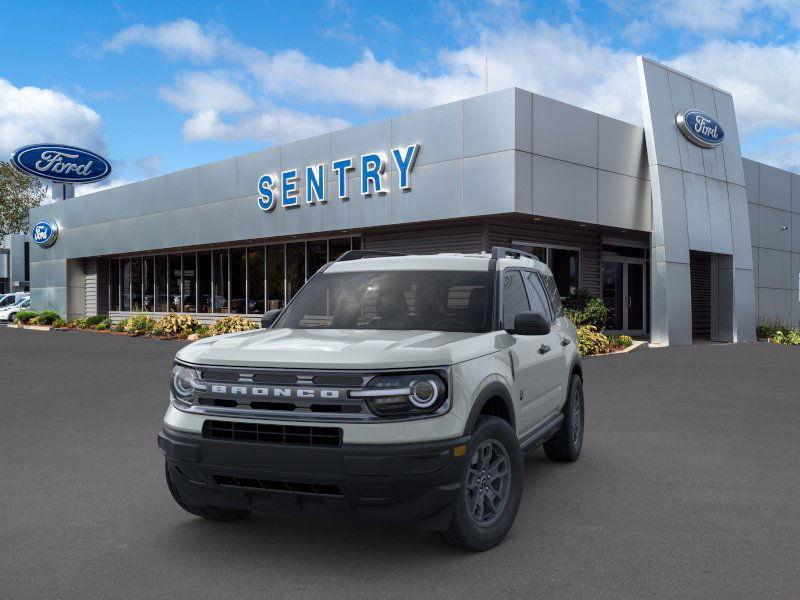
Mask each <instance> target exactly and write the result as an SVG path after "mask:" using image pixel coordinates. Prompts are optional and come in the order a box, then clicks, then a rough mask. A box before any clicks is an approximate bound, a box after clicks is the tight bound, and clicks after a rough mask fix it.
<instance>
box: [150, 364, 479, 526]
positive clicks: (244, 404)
mask: <svg viewBox="0 0 800 600" xmlns="http://www.w3.org/2000/svg"><path fill="white" fill-rule="evenodd" d="M451 373H452V370H451V369H450V368H449V367H440V368H435V369H400V370H397V371H388V370H382V371H378V372H366V371H350V370H347V371H341V370H336V371H331V370H324V369H322V370H316V369H313V370H310V369H301V370H298V369H269V368H267V369H253V368H235V367H226V368H222V367H219V366H201V365H190V364H187V363H180V362H179V363H176V365H175V368H174V369H173V374H172V386H171V387H172V389H171V406H170V408H169V409H168V411H167V414H166V415H165V418H164V428H163V431H162V432H161V434H160V435H159V445H160V447H161V448H162V450H163V451H164V454H165V457H166V460H167V464H168V468H169V470H170V477H171V480H172V482H173V483H174V484H175V485H176V487H177V488H178V489H179V490H180V493H181V494H182V495H183V496H185V497H186V499H187V501H188V502H189V503H191V504H196V505H210V506H216V507H225V508H229V509H233V510H264V511H271V512H290V513H304V514H329V515H332V516H352V517H362V518H377V519H384V520H400V521H414V522H420V523H422V524H423V525H424V526H428V527H430V528H434V529H436V528H444V527H445V526H446V525H447V523H448V522H449V519H450V511H449V509H450V508H451V507H452V504H453V500H454V498H455V495H456V494H457V492H458V490H459V488H460V484H459V482H460V478H461V473H462V471H463V460H464V454H465V450H466V445H467V444H468V442H469V438H468V437H466V436H464V435H463V433H464V425H465V423H464V420H463V418H462V417H461V416H460V414H459V413H458V412H456V411H453V410H451V409H452V402H453V399H452V393H453V385H454V384H453V381H452V377H451Z"/></svg>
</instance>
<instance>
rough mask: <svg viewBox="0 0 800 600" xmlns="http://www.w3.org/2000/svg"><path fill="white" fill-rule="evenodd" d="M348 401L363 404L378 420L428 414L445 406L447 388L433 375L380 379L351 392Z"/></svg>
mask: <svg viewBox="0 0 800 600" xmlns="http://www.w3.org/2000/svg"><path fill="white" fill-rule="evenodd" d="M350 397H351V398H361V399H363V400H365V401H366V403H367V406H368V407H369V409H370V410H371V411H372V412H373V413H375V414H376V415H378V416H381V417H400V416H413V415H421V414H430V413H434V412H436V411H437V410H439V409H441V408H442V407H443V406H444V405H445V403H446V402H447V385H446V384H445V382H444V380H443V379H442V377H441V376H439V375H437V374H436V373H404V374H399V375H379V376H377V377H373V378H372V379H371V380H370V382H369V383H368V384H367V385H366V387H365V388H364V389H363V390H359V391H353V392H350Z"/></svg>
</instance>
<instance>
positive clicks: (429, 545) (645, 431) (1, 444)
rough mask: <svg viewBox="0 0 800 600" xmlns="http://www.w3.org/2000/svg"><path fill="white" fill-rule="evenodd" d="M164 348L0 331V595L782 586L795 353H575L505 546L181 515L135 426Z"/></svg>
mask: <svg viewBox="0 0 800 600" xmlns="http://www.w3.org/2000/svg"><path fill="white" fill-rule="evenodd" d="M181 344H182V342H174V341H173V342H169V341H159V340H152V339H144V338H127V337H123V336H115V335H103V334H94V333H80V332H38V331H29V330H15V329H7V328H4V327H0V405H1V406H2V412H0V548H1V549H2V551H0V598H3V599H6V598H8V599H14V600H17V599H24V598H59V599H62V598H63V599H67V598H69V599H71V598H75V599H81V600H84V599H89V598H101V599H117V598H148V599H150V598H169V599H171V600H174V599H176V598H192V599H199V598H215V599H219V598H225V599H231V600H233V599H239V598H324V599H325V600H333V599H338V598H343V599H354V598H370V599H378V598H397V599H404V600H405V599H408V598H424V599H429V598H458V599H462V598H478V597H482V598H487V597H491V598H520V599H522V598H525V599H532V598H548V599H555V598H591V599H593V600H599V599H602V598H613V599H619V598H647V599H650V598H681V599H685V598H702V599H704V600H707V599H712V598H724V599H726V600H729V599H734V598H746V599H748V600H753V599H756V598H797V597H798V595H799V594H800V591H798V582H800V560H798V556H800V516H798V505H799V504H798V503H799V502H800V468H798V461H799V460H800V385H798V382H800V375H799V373H800V349H796V348H785V347H778V346H773V345H767V344H742V345H710V344H709V345H700V346H693V347H685V348H666V349H657V350H656V349H647V350H640V351H636V352H633V353H631V354H628V355H615V356H608V357H602V358H594V359H589V360H586V361H585V363H584V370H585V381H586V383H585V387H586V397H587V399H586V402H587V421H586V437H585V440H584V446H583V454H582V456H581V458H580V460H579V461H578V462H577V463H575V464H571V465H563V464H554V463H551V462H549V461H548V460H547V459H546V458H545V457H544V455H543V454H542V452H541V450H539V451H537V452H536V453H534V454H532V455H531V456H529V457H528V458H527V459H526V462H525V469H526V471H525V492H524V497H523V500H522V505H521V508H520V511H519V515H518V517H517V521H516V524H515V525H514V528H513V529H512V531H511V533H510V535H509V537H508V538H507V540H506V541H505V542H504V543H503V544H502V545H501V546H499V547H498V548H496V549H494V550H491V551H489V552H486V553H483V554H470V553H465V552H462V551H459V550H456V549H454V548H451V547H449V546H446V545H443V544H441V543H439V542H438V541H437V540H436V539H434V538H433V537H432V536H431V535H430V534H428V533H426V532H422V531H417V530H415V529H413V528H411V527H402V526H394V525H382V524H373V523H363V522H352V521H337V520H328V519H322V518H301V517H285V516H272V515H264V514H253V515H251V516H250V517H249V518H247V519H245V520H243V521H238V522H235V523H220V522H211V521H206V520H203V519H199V518H195V517H193V516H191V515H188V514H187V513H185V512H183V511H182V510H181V509H180V508H179V507H178V506H177V505H176V504H175V503H174V502H173V500H172V498H171V497H170V495H169V492H168V490H167V487H166V485H165V483H164V471H163V460H162V457H161V454H160V452H159V451H158V448H157V447H156V432H157V431H158V429H159V427H160V421H161V416H162V414H163V412H164V409H165V408H166V405H167V385H168V377H169V371H170V368H171V359H172V356H173V354H174V353H175V351H176V350H177V349H178V348H179V347H180V346H181Z"/></svg>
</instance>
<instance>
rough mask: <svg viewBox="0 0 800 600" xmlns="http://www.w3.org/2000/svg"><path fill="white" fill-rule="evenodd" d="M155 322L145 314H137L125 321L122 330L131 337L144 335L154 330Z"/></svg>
mask: <svg viewBox="0 0 800 600" xmlns="http://www.w3.org/2000/svg"><path fill="white" fill-rule="evenodd" d="M153 325H155V321H153V319H151V318H150V317H148V316H147V315H146V314H145V313H137V314H135V315H133V316H130V317H128V318H127V319H125V320H124V321H123V325H122V330H123V331H124V332H125V333H127V334H129V335H144V334H146V333H150V332H151V331H152V330H153Z"/></svg>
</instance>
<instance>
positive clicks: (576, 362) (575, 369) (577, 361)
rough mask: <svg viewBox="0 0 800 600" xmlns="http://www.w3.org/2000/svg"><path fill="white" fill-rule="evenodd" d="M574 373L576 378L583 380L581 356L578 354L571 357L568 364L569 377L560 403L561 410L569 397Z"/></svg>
mask: <svg viewBox="0 0 800 600" xmlns="http://www.w3.org/2000/svg"><path fill="white" fill-rule="evenodd" d="M573 374H575V375H577V376H578V378H579V379H580V380H581V382H583V367H582V366H581V358H580V356H576V357H575V358H573V359H572V362H571V363H570V365H569V379H568V380H567V390H566V392H564V403H563V404H562V405H561V410H562V411H563V410H564V407H565V406H566V405H567V398H568V397H569V388H570V386H571V384H572V375H573Z"/></svg>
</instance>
